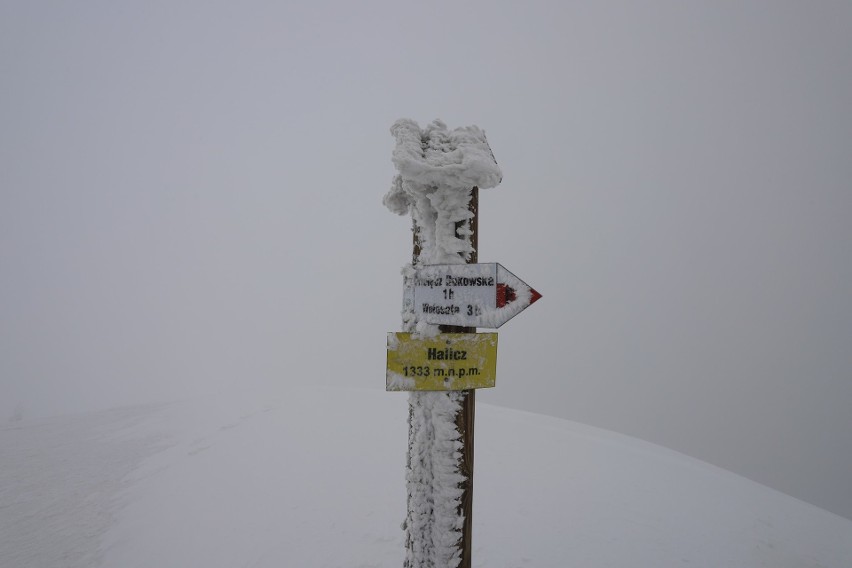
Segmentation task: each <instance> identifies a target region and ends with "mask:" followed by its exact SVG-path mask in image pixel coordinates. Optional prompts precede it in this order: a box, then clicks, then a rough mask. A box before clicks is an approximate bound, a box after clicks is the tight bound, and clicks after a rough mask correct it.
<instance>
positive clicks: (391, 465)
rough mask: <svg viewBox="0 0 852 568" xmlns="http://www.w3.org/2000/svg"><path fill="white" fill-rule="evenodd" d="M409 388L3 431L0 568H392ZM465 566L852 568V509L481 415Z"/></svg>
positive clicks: (490, 412)
mask: <svg viewBox="0 0 852 568" xmlns="http://www.w3.org/2000/svg"><path fill="white" fill-rule="evenodd" d="M407 412H408V407H407V404H406V400H405V396H404V395H400V394H393V393H384V392H380V391H357V390H341V389H301V390H295V391H292V392H287V393H285V394H283V395H279V396H274V397H273V396H267V395H260V394H258V393H243V394H241V395H238V396H235V395H229V396H219V397H210V398H207V399H202V400H194V401H188V402H181V403H173V404H168V405H160V406H146V407H135V408H127V409H116V410H112V411H109V412H101V413H93V414H87V415H82V416H75V417H63V418H56V419H51V420H46V421H39V422H26V421H24V422H19V423H15V424H9V425H5V426H3V427H2V428H0V466H2V467H0V566H2V567H3V568H7V567H8V568H29V567H32V568H35V567H38V568H45V567H63V568H74V567H83V566H86V567H90V566H109V567H117V568H130V567H134V566H138V567H143V566H144V567H195V566H199V567H202V566H203V567H204V568H216V567H223V568H224V567H228V568H235V567H238V568H244V567H252V568H263V567H273V566H275V567H278V568H280V567H282V566H284V567H300V568H301V567H346V568H358V567H360V568H367V567H394V568H397V567H399V566H401V565H402V558H403V555H404V552H403V543H402V531H401V529H400V528H399V524H400V521H401V520H402V519H403V518H404V516H405V484H404V479H403V471H404V461H405V445H406V415H407ZM476 428H477V433H476V474H475V489H474V495H475V497H474V508H475V510H474V561H473V564H474V566H482V567H484V566H488V567H489V568H491V567H503V568H508V567H513V568H516V567H561V566H581V567H584V568H586V567H588V568H592V567H599V566H600V567H603V566H612V567H617V566H625V567H627V566H629V567H634V568H635V567H648V568H651V567H653V568H660V567H672V566H689V567H690V568H695V567H704V566H706V567H710V566H712V567H720V566H730V567H747V566H767V567H772V568H784V567H790V568H793V567H795V568H802V567H836V568H847V567H849V566H852V521H849V520H847V519H844V518H841V517H838V516H836V515H833V514H831V513H828V512H826V511H824V510H821V509H818V508H816V507H813V506H811V505H808V504H806V503H804V502H802V501H798V500H795V499H793V498H791V497H788V496H786V495H783V494H781V493H778V492H776V491H773V490H770V489H768V488H766V487H764V486H761V485H758V484H756V483H753V482H751V481H748V480H746V479H744V478H742V477H738V476H736V475H733V474H731V473H729V472H726V471H723V470H720V469H717V468H714V467H712V466H709V465H707V464H705V463H702V462H699V461H696V460H693V459H690V458H687V457H685V456H683V455H681V454H677V453H675V452H671V451H668V450H665V449H663V448H660V447H658V446H653V445H650V444H647V443H644V442H641V441H638V440H635V439H632V438H628V437H624V436H620V435H617V434H613V433H611V432H606V431H602V430H598V429H594V428H590V427H586V426H582V425H578V424H575V423H572V422H567V421H564V420H558V419H554V418H549V417H544V416H539V415H534V414H527V413H522V412H518V411H514V410H508V409H504V408H497V407H492V406H488V405H479V406H478V407H477V425H476Z"/></svg>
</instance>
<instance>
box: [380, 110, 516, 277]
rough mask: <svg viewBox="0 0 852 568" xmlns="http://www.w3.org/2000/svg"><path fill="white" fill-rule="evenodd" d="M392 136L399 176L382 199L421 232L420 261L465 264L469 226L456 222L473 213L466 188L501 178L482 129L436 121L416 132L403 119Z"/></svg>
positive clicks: (416, 128) (413, 125) (492, 183)
mask: <svg viewBox="0 0 852 568" xmlns="http://www.w3.org/2000/svg"><path fill="white" fill-rule="evenodd" d="M391 134H393V136H394V138H396V148H395V149H394V151H393V163H394V165H395V166H396V169H397V170H398V171H399V174H398V175H397V176H396V177H395V178H394V179H393V183H392V184H391V189H390V191H389V192H388V193H387V195H385V197H384V200H383V203H384V204H385V206H386V207H387V208H388V209H390V210H391V211H392V212H394V213H396V214H398V215H405V214H406V213H410V214H411V216H412V218H413V219H414V222H415V223H416V225H417V227H418V229H419V231H420V241H421V247H422V250H421V253H420V262H419V263H420V264H464V262H465V260H466V258H467V257H468V256H469V255H470V253H471V252H472V251H473V249H472V248H471V245H470V241H469V239H467V238H466V237H467V236H468V235H469V234H470V230H469V229H467V228H465V227H462V228H461V229H459V230H458V231H457V230H456V223H458V222H460V221H467V220H469V219H470V218H471V216H472V214H471V212H470V211H469V210H468V202H469V201H470V191H471V189H472V188H474V187H479V188H480V189H487V188H491V187H495V186H496V185H497V184H499V183H500V181H501V180H502V178H503V174H502V173H501V171H500V167H499V166H498V165H497V163H496V162H495V161H494V155H493V154H492V153H491V148H490V146H488V141H487V140H486V139H485V133H484V132H483V131H482V130H480V129H479V128H478V127H476V126H468V127H465V128H456V129H455V130H452V131H450V130H447V126H446V125H445V124H444V123H443V122H441V121H440V120H436V121H434V122H433V123H432V124H430V125H429V126H427V127H426V128H424V129H422V130H421V128H420V127H419V126H418V125H417V123H416V122H414V121H412V120H407V119H403V120H398V121H397V122H396V123H394V125H393V126H392V127H391Z"/></svg>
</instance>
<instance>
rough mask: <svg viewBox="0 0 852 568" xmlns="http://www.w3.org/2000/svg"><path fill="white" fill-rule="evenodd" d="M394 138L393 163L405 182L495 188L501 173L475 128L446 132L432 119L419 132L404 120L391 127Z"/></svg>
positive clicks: (454, 186)
mask: <svg viewBox="0 0 852 568" xmlns="http://www.w3.org/2000/svg"><path fill="white" fill-rule="evenodd" d="M391 134H392V135H393V136H394V138H396V148H395V149H394V151H393V163H394V165H395V166H396V169H397V170H398V171H399V173H400V175H401V176H402V179H403V180H404V181H411V182H415V183H417V184H420V185H427V186H435V187H441V186H446V187H453V188H457V189H470V188H472V187H474V186H476V187H479V188H482V189H487V188H491V187H495V186H497V185H498V184H499V183H500V181H501V180H502V179H503V173H502V172H501V171H500V167H499V166H498V165H497V162H496V161H495V160H494V154H493V153H492V152H491V147H490V146H489V145H488V141H487V140H486V138H485V132H483V131H482V130H481V129H480V128H479V127H477V126H465V127H462V128H456V129H455V130H448V129H447V125H446V124H444V123H443V122H441V121H440V120H435V121H433V122H432V124H430V125H429V126H427V127H426V128H424V129H422V130H421V128H420V126H419V125H418V124H417V123H416V122H414V121H413V120H410V119H407V118H404V119H401V120H398V121H396V122H395V123H394V125H393V126H391Z"/></svg>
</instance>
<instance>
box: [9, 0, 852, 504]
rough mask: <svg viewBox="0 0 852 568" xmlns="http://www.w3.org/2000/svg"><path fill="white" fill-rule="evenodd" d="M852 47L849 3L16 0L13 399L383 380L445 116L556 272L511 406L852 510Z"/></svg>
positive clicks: (489, 249)
mask: <svg viewBox="0 0 852 568" xmlns="http://www.w3.org/2000/svg"><path fill="white" fill-rule="evenodd" d="M303 4H304V5H303ZM850 54H852V7H850V5H849V4H848V3H842V2H821V3H801V2H714V3H712V4H711V3H706V4H697V3H681V2H661V1H654V2H588V3H571V2H552V3H541V2H526V3H509V2H465V3H458V2H455V3H452V2H430V3H416V4H412V5H409V6H403V5H401V4H400V3H394V2H387V3H370V2H367V3H349V2H337V3H327V2H318V3H311V4H310V6H308V5H307V3H287V2H279V3H267V2H248V3H238V4H235V3H215V4H214V3H209V2H180V3H176V2H156V1H153V2H139V3H134V4H129V5H124V4H122V5H119V4H118V3H114V2H77V3H67V2H38V3H36V2H27V3H25V2H7V3H3V4H2V5H1V6H0V77H2V83H0V84H2V88H0V132H2V134H0V420H5V419H6V416H12V414H13V411H14V409H15V407H16V406H18V405H20V407H21V408H22V411H23V415H24V417H25V418H27V417H38V416H46V415H50V414H56V413H63V412H79V411H85V410H89V409H94V408H104V407H110V406H115V405H119V404H131V403H136V402H143V401H144V402H147V401H152V400H170V399H174V398H181V397H188V396H198V395H200V394H204V393H209V392H214V391H219V390H221V389H228V388H234V387H235V386H238V387H241V388H242V387H245V388H258V387H263V388H270V389H279V390H281V391H284V392H286V390H287V389H288V388H289V387H291V386H292V385H295V384H307V383H310V384H326V385H333V386H352V387H358V388H375V389H383V388H384V357H385V333H386V332H388V331H393V330H397V329H399V325H400V322H399V310H400V304H401V284H402V282H401V276H400V274H399V270H400V268H401V266H402V265H403V264H404V263H405V262H407V261H408V259H409V256H410V253H411V250H410V249H411V238H410V232H409V223H410V221H409V220H408V219H406V218H401V217H396V216H394V215H392V214H390V213H389V212H387V211H386V210H385V209H384V208H383V206H382V205H381V198H382V195H383V194H384V193H385V192H386V190H387V189H388V187H389V185H390V181H391V178H392V176H393V175H394V170H393V166H392V164H391V162H390V154H391V150H392V148H393V140H392V138H391V136H390V134H389V130H388V129H389V127H390V125H391V124H392V123H393V122H394V121H395V120H396V119H398V118H401V117H409V118H413V119H415V120H418V121H419V122H420V123H421V125H425V124H426V123H428V122H429V121H431V120H432V119H435V118H441V119H442V120H444V121H445V122H446V123H447V124H448V125H449V126H450V127H456V126H464V125H468V124H476V125H478V126H480V127H482V128H483V129H485V130H486V132H487V134H488V138H489V142H490V144H491V147H492V149H493V151H494V154H495V156H496V158H497V161H498V162H499V164H500V165H501V167H502V169H503V174H504V179H503V183H502V184H501V186H499V187H497V188H496V189H493V190H487V191H483V192H482V194H481V196H480V215H481V217H480V250H479V258H480V260H481V261H482V262H501V263H502V264H504V265H505V266H506V267H507V268H508V269H510V270H511V271H513V272H514V273H515V274H517V275H518V276H520V277H521V278H523V279H524V280H526V281H527V282H529V283H530V284H531V285H532V286H534V287H535V288H536V289H537V290H539V291H540V292H542V293H543V294H544V298H543V299H542V300H541V301H540V302H538V303H537V304H536V305H535V306H533V307H531V308H530V309H529V310H527V311H526V312H524V314H522V315H520V316H519V317H517V318H515V319H514V320H513V321H512V322H510V323H509V324H507V325H506V326H504V327H503V328H501V330H500V334H501V339H500V356H499V357H500V358H499V362H498V378H497V387H496V388H495V389H493V390H492V391H489V392H484V391H481V392H480V400H481V401H485V402H492V403H495V404H501V405H506V406H511V407H516V408H521V409H525V410H530V411H534V412H544V413H549V414H553V415H557V416H561V417H564V418H569V419H572V420H576V421H580V422H584V423H588V424H592V425H595V426H600V427H604V428H608V429H612V430H616V431H619V432H623V433H626V434H630V435H633V436H637V437H640V438H643V439H646V440H650V441H652V442H655V443H659V444H662V445H665V446H668V447H671V448H674V449H676V450H679V451H682V452H685V453H687V454H689V455H692V456H695V457H698V458H700V459H703V460H706V461H709V462H711V463H714V464H716V465H719V466H721V467H724V468H726V469H731V470H733V471H735V472H737V473H740V474H742V475H745V476H747V477H750V478H752V479H755V480H757V481H759V482H761V483H765V484H768V485H770V486H772V487H774V488H776V489H779V490H781V491H784V492H787V493H790V494H792V495H794V496H797V497H799V498H802V499H804V500H807V501H810V502H812V503H814V504H816V505H818V506H820V507H823V508H827V509H829V510H831V511H834V512H837V513H839V514H842V515H845V516H847V517H852V490H850V488H849V483H848V481H849V472H850V471H852V418H850V416H852V413H850V411H849V409H850V407H852V350H850V346H852V294H850V290H852V250H850V248H852V223H850V222H849V220H848V218H849V215H850V213H852V184H850V180H852V155H850V154H851V153H852V112H850V108H849V105H850V101H852V57H850ZM387 396H396V397H399V400H400V404H405V395H400V394H394V393H388V395H387ZM318 411H319V412H321V409H318ZM334 418H335V417H333V416H329V417H327V419H328V420H334ZM388 427H389V428H405V427H406V426H405V424H389V425H388ZM402 468H403V464H402V463H401V465H400V476H401V479H402ZM401 483H402V481H401Z"/></svg>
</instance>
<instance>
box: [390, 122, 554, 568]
mask: <svg viewBox="0 0 852 568" xmlns="http://www.w3.org/2000/svg"><path fill="white" fill-rule="evenodd" d="M391 132H392V133H393V134H394V136H395V137H396V138H397V150H395V152H394V163H395V164H396V165H397V168H398V169H399V170H400V172H401V174H400V176H397V178H396V179H395V180H394V185H393V186H392V188H391V191H390V192H389V193H388V195H387V196H386V197H385V205H386V206H387V207H388V208H389V209H390V210H391V211H393V212H395V213H398V214H404V213H406V212H410V213H411V215H412V218H413V220H414V226H413V233H414V251H413V254H412V266H411V269H410V270H409V271H408V272H407V273H406V274H407V275H406V277H405V281H404V289H403V314H404V315H403V322H404V325H405V329H406V330H407V331H408V332H407V333H396V332H394V333H389V334H388V345H387V368H386V389H387V390H389V391H413V392H412V397H414V398H411V399H410V402H409V455H408V466H407V468H408V469H407V476H408V481H407V483H408V495H409V498H408V501H409V502H408V515H407V516H406V523H405V524H404V526H405V528H406V562H405V568H426V567H429V568H432V567H437V566H438V565H441V566H447V565H449V566H456V565H457V566H459V567H460V568H470V566H471V552H472V539H471V532H472V531H471V529H472V525H473V521H472V519H473V441H474V439H473V433H474V410H475V393H476V390H475V389H477V388H488V387H493V386H494V385H495V381H496V367H497V334H496V333H476V328H477V327H484V328H492V329H496V328H499V327H500V326H501V325H503V324H504V323H506V322H507V321H509V320H510V319H511V318H512V317H514V316H515V315H517V314H518V313H520V312H521V311H523V310H524V309H526V308H527V307H529V306H530V305H532V304H533V303H534V302H535V301H536V300H538V299H539V298H541V294H539V293H538V292H536V291H535V290H534V289H532V288H531V287H530V286H529V285H527V284H526V283H525V282H523V281H522V280H521V279H519V278H518V277H516V276H515V275H514V274H512V273H511V272H509V271H508V270H506V269H505V268H504V267H503V266H502V265H500V264H498V263H486V264H477V259H478V248H479V243H478V225H479V187H478V184H479V182H476V183H471V184H470V185H467V186H465V185H464V183H460V180H463V179H464V180H467V179H471V180H474V179H478V180H481V182H482V183H486V182H487V183H488V184H489V185H487V186H485V187H493V186H495V185H497V184H499V183H500V179H501V176H502V174H500V171H499V167H498V166H497V165H496V162H494V156H493V154H492V153H491V149H490V147H489V146H488V143H487V141H486V140H485V135H484V132H482V131H480V130H479V129H478V128H476V127H467V128H462V129H457V130H456V131H452V132H449V131H447V130H446V127H445V125H444V124H443V123H441V122H440V121H435V122H434V123H432V125H430V126H429V127H428V128H426V129H425V130H421V129H420V128H419V127H418V126H417V124H416V123H414V122H412V121H407V120H401V121H398V122H397V123H396V124H394V126H393V127H392V129H391ZM448 156H455V157H454V158H453V159H451V160H450V159H448ZM468 162H471V163H474V164H476V167H472V168H471V169H470V171H468V170H466V169H465V167H464V164H466V163H468ZM438 192H443V193H442V194H441V197H440V198H439V199H436V196H435V194H436V193H438ZM460 198H462V199H464V200H463V201H462V200H460ZM447 202H451V203H452V202H455V203H459V204H460V205H461V207H460V208H459V207H456V206H452V205H451V206H450V209H447V206H446V203H447ZM436 204H440V205H436ZM465 204H466V206H465ZM418 219H420V221H421V223H426V225H419V224H418ZM424 234H426V235H427V236H428V239H429V241H428V242H426V240H425V239H426V237H424ZM447 243H449V245H447ZM442 245H443V246H442ZM426 246H428V247H429V249H428V254H427V256H428V257H429V258H436V257H437V258H440V259H443V258H446V261H445V263H441V262H437V263H421V260H422V259H421V255H422V254H424V247H426ZM438 248H439V249H440V250H436V249H438ZM448 251H450V252H449V253H448ZM442 255H443V256H442ZM463 262H466V263H465V264H462V263H463ZM418 322H420V323H425V324H429V325H431V326H436V325H437V326H439V327H438V333H437V334H435V330H434V327H433V328H432V329H431V330H430V332H429V333H426V334H424V335H422V336H419V335H418V334H417V333H414V331H415V330H416V329H419V328H418ZM422 391H448V392H434V393H430V392H422ZM420 395H424V396H428V395H434V396H440V395H446V396H448V397H458V398H451V399H450V400H456V401H458V404H459V405H460V407H459V408H460V409H459V411H458V413H457V414H456V415H455V428H456V430H457V432H458V438H457V439H458V441H460V442H461V448H460V450H459V449H457V447H456V445H455V443H453V444H451V446H450V448H451V449H450V450H449V455H448V456H446V459H447V460H450V461H452V460H453V459H454V458H453V457H452V456H454V455H458V456H459V457H458V458H457V473H458V474H460V475H459V477H461V479H462V481H460V482H459V484H458V486H457V487H455V488H453V491H455V490H456V489H461V492H462V493H461V497H460V499H459V501H458V504H457V505H454V506H457V507H458V509H459V510H458V511H457V514H458V516H459V517H460V518H461V519H462V524H463V526H462V530H461V531H460V532H461V535H460V538H459V537H457V536H450V538H453V539H454V538H459V540H458V542H457V543H456V545H455V546H456V548H455V549H454V550H452V551H451V552H450V553H449V554H448V555H447V554H446V551H443V552H442V554H445V555H444V556H441V557H440V558H438V557H437V556H436V554H435V553H434V550H432V551H431V552H430V550H429V549H430V547H432V548H434V547H435V543H436V541H445V540H446V538H447V536H448V535H447V533H445V532H443V533H435V532H434V531H435V525H434V523H431V522H426V523H425V525H426V527H425V528H424V523H423V522H422V521H421V520H420V517H421V516H422V511H421V510H417V511H415V510H413V503H417V507H416V508H418V509H420V508H422V507H423V506H424V505H423V500H420V501H417V499H416V498H415V497H414V496H415V495H416V496H418V497H419V496H422V495H424V494H425V495H433V494H434V492H433V489H434V488H429V487H428V484H426V485H427V487H424V482H423V481H422V478H423V476H422V475H420V474H419V473H418V474H416V475H415V473H414V472H415V470H414V469H413V463H414V462H415V461H418V467H420V466H422V465H423V462H422V461H419V460H421V458H420V457H419V456H420V455H421V454H422V452H424V451H425V452H429V451H434V446H432V445H428V446H422V447H421V446H420V445H421V444H423V443H424V440H426V439H428V436H429V433H428V432H426V431H424V430H423V427H422V423H420V424H419V425H415V421H414V418H413V417H414V415H415V413H423V412H429V411H428V409H427V408H426V407H427V406H428V405H424V404H423V399H421V398H419V397H420ZM427 423H428V422H427ZM432 430H434V428H432ZM433 433H434V432H433ZM454 439H455V438H454ZM415 452H417V455H415ZM442 459H443V458H442ZM430 463H431V460H430ZM418 472H419V470H418ZM430 476H431V474H429V475H427V476H426V477H430ZM415 477H416V479H415ZM427 504H428V505H427V507H438V504H437V503H435V502H434V501H433V500H432V499H431V497H430V498H429V499H427ZM414 522H416V523H417V524H418V526H417V527H413V526H412V525H411V524H412V523H414ZM450 524H451V525H454V526H451V527H449V528H448V530H449V531H451V532H454V533H455V534H458V533H457V532H456V531H458V526H457V524H456V521H455V520H453V521H452V522H451V523H450ZM450 543H452V541H450Z"/></svg>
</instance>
